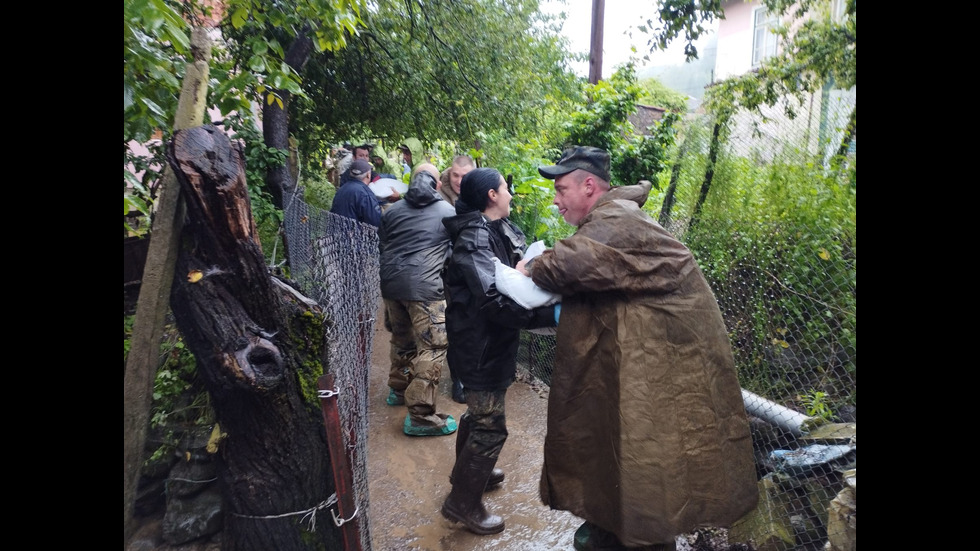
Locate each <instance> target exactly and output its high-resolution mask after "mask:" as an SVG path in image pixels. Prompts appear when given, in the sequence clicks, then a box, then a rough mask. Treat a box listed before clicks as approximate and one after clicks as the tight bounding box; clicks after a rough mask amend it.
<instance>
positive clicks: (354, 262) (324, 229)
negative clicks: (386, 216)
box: [283, 187, 381, 551]
mask: <svg viewBox="0 0 980 551" xmlns="http://www.w3.org/2000/svg"><path fill="white" fill-rule="evenodd" d="M302 197H303V189H302V187H299V188H297V190H296V192H295V193H294V194H287V195H286V197H285V203H286V207H285V208H284V209H283V211H284V212H283V228H284V232H285V236H286V239H285V242H286V246H287V247H288V253H287V254H288V258H289V265H290V278H291V279H292V280H293V281H294V282H295V283H296V284H297V285H298V286H299V288H300V290H302V291H303V292H304V293H305V294H306V295H307V296H308V297H310V298H313V299H314V300H316V301H317V302H318V303H319V304H320V306H321V307H323V308H324V311H325V312H326V317H327V323H326V325H327V327H328V330H327V331H328V333H327V339H326V340H327V355H328V358H327V363H326V369H327V370H329V372H330V373H332V374H333V375H334V377H335V384H336V385H337V388H338V391H339V395H338V399H337V405H338V408H339V410H340V411H339V414H340V419H341V423H342V425H343V426H344V429H345V430H344V431H343V439H344V443H345V446H346V447H347V455H348V458H349V461H350V466H351V471H352V472H353V478H354V483H353V488H354V493H355V496H354V502H355V504H356V507H357V509H356V510H357V516H358V519H359V522H358V528H359V532H360V539H361V549H364V550H365V551H370V549H371V537H370V522H369V520H368V519H370V518H371V517H370V508H369V499H368V469H367V435H368V415H367V393H368V374H369V371H370V368H371V350H372V347H373V338H374V323H375V319H374V318H375V315H376V314H377V312H378V307H379V306H380V302H381V281H380V277H379V264H378V258H379V257H378V252H379V249H378V245H379V242H378V232H377V228H375V227H374V226H371V225H369V224H363V223H360V222H357V221H356V220H352V219H350V218H347V217H344V216H338V215H336V214H333V213H331V212H328V211H324V210H322V209H319V208H317V207H315V206H312V205H309V204H307V203H305V202H304V201H303V200H302ZM346 520H350V519H346Z"/></svg>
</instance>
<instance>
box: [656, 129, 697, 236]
mask: <svg viewBox="0 0 980 551" xmlns="http://www.w3.org/2000/svg"><path fill="white" fill-rule="evenodd" d="M693 139H694V137H693V136H692V135H691V134H690V133H689V134H688V135H687V136H686V137H685V138H684V141H683V142H681V149H680V151H678V152H677V158H676V160H675V161H674V166H673V167H671V170H670V185H668V186H667V193H666V195H664V202H663V204H662V205H661V206H660V220H659V222H660V225H661V226H663V227H664V229H666V230H667V231H670V211H671V209H673V208H674V194H675V193H677V180H679V179H680V176H681V164H682V163H683V162H684V160H685V158H686V157H687V150H688V144H689V143H690V142H691V140H693Z"/></svg>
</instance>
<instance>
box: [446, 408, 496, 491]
mask: <svg viewBox="0 0 980 551" xmlns="http://www.w3.org/2000/svg"><path fill="white" fill-rule="evenodd" d="M470 419H471V417H470V415H469V414H468V413H464V414H463V415H462V417H460V418H459V423H458V424H457V428H456V462H459V452H461V451H463V447H464V446H466V440H468V439H469V437H470V427H472V426H473V423H472V422H471V421H470ZM454 470H455V469H454ZM503 481H504V471H503V470H501V469H498V468H496V467H494V469H493V471H491V472H490V478H489V479H487V487H486V488H484V489H483V491H484V492H486V491H487V490H490V489H492V488H493V487H494V486H496V485H497V484H500V483H501V482H503ZM449 483H450V484H452V483H453V475H452V473H450V475H449Z"/></svg>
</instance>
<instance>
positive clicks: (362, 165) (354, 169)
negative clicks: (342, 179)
mask: <svg viewBox="0 0 980 551" xmlns="http://www.w3.org/2000/svg"><path fill="white" fill-rule="evenodd" d="M368 172H371V163H369V162H367V161H365V160H364V159H357V160H356V161H354V162H353V163H351V164H350V174H351V176H363V175H365V174H367V173H368Z"/></svg>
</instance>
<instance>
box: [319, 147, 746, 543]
mask: <svg viewBox="0 0 980 551" xmlns="http://www.w3.org/2000/svg"><path fill="white" fill-rule="evenodd" d="M410 145H415V146H417V147H416V148H415V149H414V150H413V148H412V147H410ZM420 145H421V144H420V143H418V144H416V143H411V144H409V143H404V144H401V147H400V149H402V150H403V151H406V150H407V151H408V154H407V155H406V161H407V162H408V163H410V164H411V163H412V161H416V163H415V165H414V166H413V168H412V171H411V177H410V181H409V187H408V190H407V192H406V193H405V194H404V198H403V200H401V201H398V202H397V203H395V204H394V205H392V206H391V207H389V208H388V209H387V210H385V211H384V213H383V214H382V213H380V209H379V211H378V212H373V213H371V215H370V216H371V217H372V218H371V219H374V218H373V216H374V215H375V214H377V215H378V218H377V219H378V224H376V225H377V226H378V234H379V238H380V242H381V256H380V265H381V285H382V298H383V300H384V304H385V312H386V322H385V323H386V328H388V329H389V331H391V335H392V336H391V350H390V358H391V365H390V371H389V379H388V385H389V390H388V396H387V403H388V404H389V405H393V406H396V405H405V406H406V408H407V410H408V411H407V415H406V417H405V421H404V426H403V432H404V433H405V434H406V435H409V436H441V435H449V434H453V433H455V434H456V446H455V447H456V461H455V463H454V465H453V468H452V471H451V473H450V476H449V479H450V485H451V489H450V492H449V494H448V496H447V497H446V499H445V501H444V503H443V506H442V509H441V514H442V515H443V516H445V517H446V518H447V519H450V520H452V521H455V522H459V523H462V524H463V525H464V526H465V527H466V528H467V529H468V530H470V531H472V532H474V533H476V534H481V535H485V534H496V533H499V532H501V531H503V530H504V524H505V523H504V519H503V518H501V517H500V516H498V515H495V514H492V513H491V512H489V511H488V510H487V509H486V507H485V505H484V503H483V493H484V492H485V491H486V489H488V488H492V487H494V486H496V485H499V484H501V483H502V482H503V481H504V478H505V475H504V472H503V470H501V469H500V468H498V467H497V459H498V457H499V455H500V451H501V449H502V448H503V445H504V443H505V442H506V440H507V436H508V432H507V425H506V411H505V402H506V393H507V389H508V388H509V387H510V385H511V384H512V383H513V382H514V380H515V376H516V366H517V351H518V346H519V335H520V331H521V330H522V329H535V328H545V327H557V332H556V360H555V367H554V370H553V373H552V379H551V386H550V392H549V398H548V419H547V434H546V437H545V443H544V454H543V455H544V461H543V465H542V473H541V481H540V488H539V496H540V499H541V501H542V503H543V504H544V505H546V506H548V507H550V508H552V509H558V510H564V511H569V512H571V513H573V514H574V515H576V516H578V517H580V518H582V519H583V520H584V521H585V522H584V523H583V524H582V525H581V527H580V528H579V529H578V531H577V532H576V533H575V535H574V538H573V541H574V546H575V548H576V549H578V550H580V551H581V550H586V549H589V550H593V549H594V550H598V549H603V550H607V549H608V550H625V549H640V550H671V549H674V540H675V538H676V536H678V535H680V534H684V533H689V532H691V531H693V530H694V529H696V528H699V527H705V526H720V527H724V526H729V525H730V524H731V523H732V522H734V521H736V520H738V519H739V518H741V517H742V516H744V515H745V514H747V513H748V512H749V511H751V510H752V509H753V508H754V507H755V505H756V502H757V499H758V489H757V485H756V474H755V473H756V471H755V463H754V457H753V453H752V441H751V435H750V432H749V426H748V419H747V416H746V413H745V409H744V405H743V403H742V397H741V389H740V386H739V382H738V379H737V376H736V372H735V367H734V360H733V356H732V352H731V348H730V343H729V340H728V333H727V330H726V328H725V324H724V321H723V319H722V317H721V311H720V309H719V307H718V304H717V302H716V300H715V298H714V294H713V293H712V291H711V289H710V287H709V286H708V283H707V280H706V279H705V278H704V276H703V274H702V272H701V270H700V268H699V266H698V265H697V262H696V261H695V259H694V257H693V255H692V254H691V252H690V250H688V249H687V247H686V246H684V245H683V244H682V243H681V242H680V241H678V240H677V239H675V238H674V237H673V236H671V235H670V234H669V233H668V232H667V231H666V230H664V229H663V228H662V227H661V226H660V225H659V224H658V223H657V222H656V221H655V220H653V219H652V218H651V217H650V216H649V215H648V214H647V213H645V212H644V211H643V210H642V208H641V207H642V206H643V204H644V203H645V201H646V200H647V198H648V196H649V193H650V189H651V184H650V183H649V182H640V183H639V184H636V185H624V186H615V187H614V186H611V184H610V179H611V177H610V160H609V154H608V152H606V151H604V150H602V149H598V148H594V147H588V146H576V147H572V148H569V149H567V150H566V151H565V152H564V154H563V156H562V158H561V159H560V160H559V161H558V162H557V163H556V164H555V165H553V166H542V167H539V169H538V170H539V173H540V174H541V175H542V176H543V177H544V178H547V179H550V180H553V181H554V189H555V199H554V204H555V205H556V206H557V207H558V210H559V212H560V213H561V215H562V217H563V218H564V220H565V221H566V222H567V223H569V224H571V225H573V226H575V227H576V231H575V233H574V234H573V235H572V236H570V237H568V238H566V239H563V240H560V241H558V242H556V243H555V246H554V247H553V248H552V249H548V250H546V251H545V252H544V253H542V254H541V255H539V256H538V257H536V258H535V259H534V260H532V261H531V262H525V261H524V258H523V257H524V252H525V250H526V247H527V242H526V239H525V235H524V234H523V233H522V232H521V230H520V228H518V227H517V226H516V225H515V224H514V223H513V222H511V221H510V219H509V215H510V208H511V199H512V190H510V189H509V188H508V185H507V183H506V181H505V179H504V178H503V175H501V174H500V172H498V171H497V170H495V169H493V168H486V167H481V168H476V167H474V166H473V165H474V163H473V161H472V159H470V158H469V157H466V156H458V157H456V158H455V159H453V163H452V164H451V165H450V167H448V168H447V169H445V170H444V171H443V172H441V173H440V172H439V171H438V169H437V168H436V167H435V166H434V165H432V164H430V163H428V162H425V161H424V160H421V159H420V149H419V148H420ZM358 161H359V160H358ZM358 161H354V164H352V167H351V171H352V172H360V171H361V170H363V169H364V168H365V167H364V164H357V163H358ZM365 164H366V162H365ZM355 165H356V166H355ZM361 181H362V182H365V183H366V179H365V180H361ZM457 182H458V184H457ZM447 184H448V186H447ZM341 191H343V188H341ZM339 197H340V192H338V198H339ZM336 201H337V199H335V206H336ZM365 221H366V220H365ZM369 223H370V222H369ZM494 259H496V260H497V261H499V262H500V263H502V264H504V265H506V266H509V267H511V268H515V269H517V270H518V271H520V272H521V273H523V274H524V275H526V276H528V277H530V278H531V279H532V280H533V281H534V283H535V284H537V285H538V286H539V287H541V288H542V289H545V290H547V291H550V292H553V293H556V294H558V295H561V297H562V300H561V302H560V303H558V304H556V305H551V306H544V307H540V308H534V309H525V308H523V307H522V306H520V305H519V304H518V303H517V302H515V301H514V300H513V299H511V298H510V297H508V296H506V295H504V294H502V293H500V292H499V291H498V290H497V288H496V285H495V283H494ZM559 322H560V323H559ZM444 365H447V366H448V368H449V370H450V375H451V377H452V380H453V399H455V400H457V401H461V400H462V401H464V402H465V403H466V406H467V408H466V411H465V413H464V414H463V415H462V416H461V418H460V419H459V421H458V422H457V421H456V420H455V419H453V417H452V416H451V415H447V414H444V413H440V412H438V410H437V404H436V401H437V396H438V385H439V379H440V376H441V372H442V366H444Z"/></svg>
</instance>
